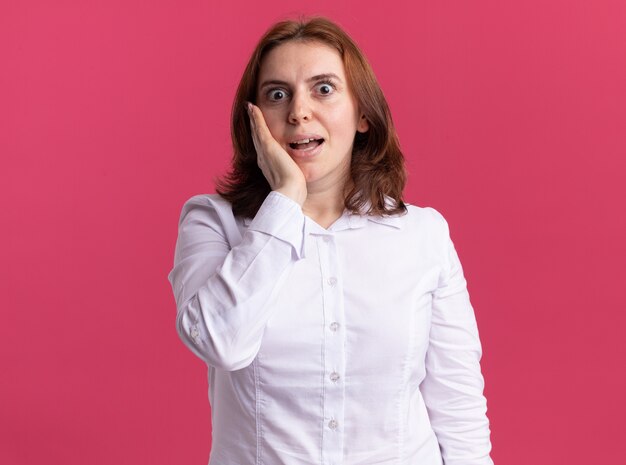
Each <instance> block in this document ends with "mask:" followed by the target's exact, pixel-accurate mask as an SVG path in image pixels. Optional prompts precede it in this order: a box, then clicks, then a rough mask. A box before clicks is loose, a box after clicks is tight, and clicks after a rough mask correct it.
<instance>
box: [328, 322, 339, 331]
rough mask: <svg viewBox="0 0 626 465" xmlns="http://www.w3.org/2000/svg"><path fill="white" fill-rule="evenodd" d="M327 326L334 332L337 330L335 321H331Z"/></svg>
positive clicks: (337, 326)
mask: <svg viewBox="0 0 626 465" xmlns="http://www.w3.org/2000/svg"><path fill="white" fill-rule="evenodd" d="M329 328H330V330H331V331H332V332H333V333H334V332H335V331H337V330H338V329H339V323H337V322H336V321H333V322H332V323H331V324H330V326H329Z"/></svg>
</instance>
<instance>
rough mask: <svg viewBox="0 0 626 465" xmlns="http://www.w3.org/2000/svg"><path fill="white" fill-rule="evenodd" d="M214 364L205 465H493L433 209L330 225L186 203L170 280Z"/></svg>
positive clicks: (469, 327) (276, 209)
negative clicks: (245, 216) (244, 216)
mask: <svg viewBox="0 0 626 465" xmlns="http://www.w3.org/2000/svg"><path fill="white" fill-rule="evenodd" d="M168 279H169V281H170V283H171V285H172V289H173V291H174V296H175V299H176V303H177V318H176V326H177V330H178V332H179V334H180V337H181V339H182V341H183V342H184V343H185V344H186V345H187V346H188V347H189V349H191V351H192V352H193V353H195V354H196V355H197V356H198V357H200V358H201V359H202V360H204V361H205V362H206V364H207V365H208V382H209V401H210V405H211V420H212V431H213V433H212V448H211V456H210V460H209V464H210V465H261V464H264V465H301V464H302V465H305V464H306V465H312V464H321V465H369V464H372V465H373V464H389V465H391V464H393V465H435V464H438V465H440V464H441V463H442V460H443V462H444V463H445V464H446V465H479V464H480V465H488V464H492V463H493V462H492V461H491V459H490V457H489V452H490V449H491V443H490V439H489V433H490V431H489V422H488V419H487V417H486V400H485V398H484V396H483V378H482V375H481V371H480V365H479V360H480V357H481V353H482V352H481V345H480V340H479V337H478V330H477V327H476V319H475V316H474V312H473V309H472V306H471V304H470V300H469V296H468V292H467V287H466V281H465V279H464V276H463V271H462V268H461V264H460V262H459V259H458V256H457V253H456V251H455V249H454V246H453V243H452V241H451V239H450V234H449V230H448V224H447V222H446V220H445V219H444V218H443V216H442V215H441V214H440V213H438V212H437V211H436V210H434V209H433V208H429V207H426V208H422V207H417V206H412V205H408V213H407V214H403V215H396V216H391V217H377V216H360V215H353V214H350V213H349V212H347V211H346V212H344V214H343V215H342V216H341V217H340V218H339V219H338V220H337V221H336V222H335V223H334V224H332V225H331V226H330V227H329V228H328V229H324V228H323V227H321V226H320V225H318V224H317V223H315V222H314V221H313V220H312V219H311V218H309V217H307V216H305V215H304V214H303V212H302V209H301V207H300V206H299V205H298V204H297V203H296V202H294V201H293V200H291V199H289V198H288V197H286V196H284V195H282V194H280V193H278V192H271V193H270V194H269V195H268V197H267V198H266V199H265V201H264V203H263V205H262V206H261V208H260V210H259V211H258V213H257V215H256V216H255V217H254V219H252V220H249V219H242V218H239V217H234V216H233V213H232V209H231V206H230V204H229V203H228V202H226V201H225V200H224V199H223V198H221V197H220V196H218V195H215V194H211V195H197V196H194V197H192V198H191V199H189V200H188V201H187V202H186V203H185V205H184V206H183V209H182V212H181V215H180V222H179V230H178V240H177V243H176V252H175V258H174V268H173V269H172V271H171V272H170V274H169V275H168Z"/></svg>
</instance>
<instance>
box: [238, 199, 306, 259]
mask: <svg viewBox="0 0 626 465" xmlns="http://www.w3.org/2000/svg"><path fill="white" fill-rule="evenodd" d="M305 225H306V222H305V217H304V213H302V207H301V206H300V205H299V204H298V203H297V202H296V201H295V200H293V199H290V198H289V197H287V196H286V195H284V194H281V193H280V192H276V191H272V192H270V193H269V194H268V196H267V197H266V198H265V200H264V201H263V203H262V204H261V208H259V211H258V212H257V214H256V216H255V217H254V219H253V220H252V221H251V222H250V225H249V226H248V229H249V230H251V231H259V232H262V233H265V234H269V235H271V236H273V237H275V238H277V239H280V240H281V241H284V242H287V243H288V244H291V246H292V247H293V250H294V252H295V254H296V256H297V257H298V259H302V258H305V254H304V249H305V247H304V244H305V241H304V238H305V236H306V234H305Z"/></svg>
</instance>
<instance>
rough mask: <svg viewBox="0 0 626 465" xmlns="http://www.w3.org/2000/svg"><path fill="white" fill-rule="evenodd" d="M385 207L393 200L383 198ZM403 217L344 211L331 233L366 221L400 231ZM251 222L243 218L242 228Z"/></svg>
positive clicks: (399, 215)
mask: <svg viewBox="0 0 626 465" xmlns="http://www.w3.org/2000/svg"><path fill="white" fill-rule="evenodd" d="M385 200H386V202H387V205H391V204H392V203H393V200H392V199H391V198H390V197H385ZM370 205H371V203H370V201H367V202H366V204H365V207H364V211H367V210H368V209H369V206H370ZM404 215H405V213H400V214H395V215H389V216H379V215H365V214H361V215H359V214H355V213H352V212H350V211H348V210H344V212H343V214H342V215H341V217H339V219H337V221H335V223H333V225H332V226H331V228H330V229H331V230H332V231H341V230H342V229H356V228H362V227H364V226H365V225H366V224H367V222H368V221H372V222H374V223H378V224H382V225H384V226H390V227H392V228H396V229H401V228H402V225H403V223H404ZM251 222H252V218H244V219H243V224H244V226H246V227H247V226H248V225H249V224H250V223H251Z"/></svg>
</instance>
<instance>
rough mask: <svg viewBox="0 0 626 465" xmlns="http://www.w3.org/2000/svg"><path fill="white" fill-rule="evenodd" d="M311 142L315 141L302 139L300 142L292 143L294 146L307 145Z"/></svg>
mask: <svg viewBox="0 0 626 465" xmlns="http://www.w3.org/2000/svg"><path fill="white" fill-rule="evenodd" d="M312 140H315V139H302V140H297V141H295V142H294V144H308V143H309V142H311V141H312Z"/></svg>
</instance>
